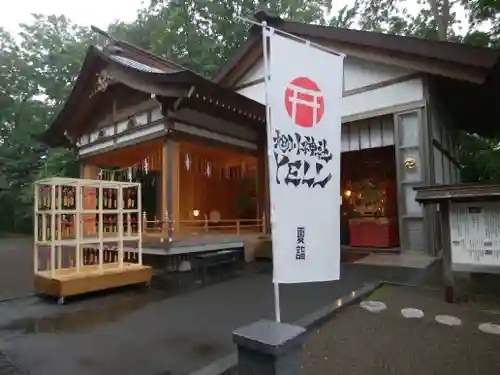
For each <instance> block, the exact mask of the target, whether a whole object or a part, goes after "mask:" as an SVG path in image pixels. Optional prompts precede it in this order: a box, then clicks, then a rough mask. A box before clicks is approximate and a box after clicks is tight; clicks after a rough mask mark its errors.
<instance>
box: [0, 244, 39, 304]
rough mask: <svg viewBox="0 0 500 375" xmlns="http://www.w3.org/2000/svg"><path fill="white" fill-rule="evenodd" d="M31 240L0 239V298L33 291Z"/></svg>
mask: <svg viewBox="0 0 500 375" xmlns="http://www.w3.org/2000/svg"><path fill="white" fill-rule="evenodd" d="M32 259H33V242H32V241H31V239H30V238H8V239H4V238H2V239H0V300H2V299H5V298H10V297H17V296H20V295H26V294H29V293H32V292H33V261H32Z"/></svg>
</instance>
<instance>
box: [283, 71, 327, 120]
mask: <svg viewBox="0 0 500 375" xmlns="http://www.w3.org/2000/svg"><path fill="white" fill-rule="evenodd" d="M285 107H286V111H287V112H288V115H289V116H290V117H291V119H292V120H293V121H294V123H295V125H298V126H302V127H304V128H312V127H313V126H315V125H318V124H319V122H320V121H321V119H322V118H323V114H324V113H325V99H324V97H323V94H322V93H321V90H320V88H319V86H318V85H317V84H316V82H314V81H313V80H311V79H309V78H307V77H298V78H295V79H293V80H292V81H291V82H290V83H289V84H288V85H287V87H286V91H285Z"/></svg>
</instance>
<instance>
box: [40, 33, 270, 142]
mask: <svg viewBox="0 0 500 375" xmlns="http://www.w3.org/2000/svg"><path fill="white" fill-rule="evenodd" d="M130 89H132V90H134V91H136V92H140V93H144V94H147V95H150V96H151V97H154V98H156V100H157V101H158V102H159V103H161V104H162V109H163V112H164V114H168V113H169V112H175V111H177V110H180V109H182V108H189V109H193V110H195V111H198V112H202V113H206V114H209V115H211V116H215V117H216V118H221V119H223V120H226V121H230V122H234V123H238V124H242V125H248V126H252V127H263V126H264V124H265V108H264V106H263V105H262V104H260V103H257V102H255V101H253V100H251V99H248V98H247V97H245V96H243V95H240V94H238V93H236V92H234V91H233V90H231V89H228V88H224V87H222V86H221V85H218V84H217V83H214V82H212V81H210V80H209V79H206V78H204V77H202V76H201V75H199V74H197V73H195V72H193V71H190V70H188V69H186V68H184V67H182V66H180V65H179V64H176V63H174V62H172V61H169V60H166V59H163V58H160V57H158V56H155V55H152V54H150V53H148V52H147V51H144V50H142V49H139V48H137V47H135V46H132V45H130V44H128V43H125V42H117V43H113V44H111V45H109V46H108V47H106V48H105V49H101V48H99V47H96V46H90V47H89V48H88V50H87V54H86V56H85V59H84V62H83V65H82V68H81V70H80V73H79V76H78V78H77V80H76V82H75V84H74V86H73V90H72V92H71V94H70V95H69V97H68V99H67V101H66V103H65V105H64V106H63V108H62V110H61V111H60V112H59V114H58V115H57V117H56V118H55V120H54V121H53V123H52V125H51V126H50V127H49V129H48V130H47V131H46V132H45V133H44V134H43V135H42V140H43V141H44V142H45V143H47V144H48V145H49V146H51V147H60V146H65V147H67V146H73V145H74V144H75V141H76V138H77V137H78V136H80V135H81V134H83V133H85V132H89V131H92V130H93V128H95V127H96V126H97V124H96V122H95V121H91V116H92V114H93V113H96V112H100V111H101V110H102V106H103V105H109V104H110V100H109V97H110V96H117V95H120V93H122V94H123V93H125V94H123V95H127V93H128V92H130ZM111 110H112V108H111V107H110V108H109V111H110V112H111Z"/></svg>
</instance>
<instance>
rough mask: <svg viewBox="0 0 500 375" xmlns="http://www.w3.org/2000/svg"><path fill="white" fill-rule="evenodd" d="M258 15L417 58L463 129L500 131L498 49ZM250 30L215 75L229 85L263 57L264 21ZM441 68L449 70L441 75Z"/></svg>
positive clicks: (291, 28)
mask: <svg viewBox="0 0 500 375" xmlns="http://www.w3.org/2000/svg"><path fill="white" fill-rule="evenodd" d="M254 18H255V20H256V21H258V22H263V21H266V22H267V24H268V25H269V26H271V27H275V28H276V29H278V30H281V31H284V32H286V33H289V34H293V35H297V36H299V37H302V38H305V39H309V40H313V41H316V42H318V43H322V44H325V45H332V46H333V45H338V46H339V47H338V48H340V50H342V48H343V49H345V51H353V50H358V51H363V53H364V54H365V55H366V56H372V55H380V56H384V57H385V58H386V60H387V61H391V64H394V65H397V64H400V66H401V67H407V68H409V65H411V64H409V62H411V63H412V64H417V65H418V66H419V69H413V68H411V69H413V70H417V71H419V72H421V73H422V74H427V75H429V76H432V78H433V79H434V80H435V82H436V83H437V86H439V87H438V91H439V94H440V97H441V99H440V100H439V101H440V105H442V106H444V107H445V108H447V109H450V110H452V111H453V116H452V119H453V121H454V122H455V123H457V124H458V126H459V127H460V128H461V129H464V130H466V131H469V132H472V133H477V134H481V135H485V136H494V135H499V134H500V130H499V128H498V126H497V125H496V124H497V123H498V122H499V121H500V106H498V105H497V104H496V102H497V97H498V93H499V92H500V50H499V49H493V48H487V47H479V46H474V45H470V44H464V43H457V42H449V41H437V40H430V39H423V38H416V37H410V36H401V35H390V34H384V33H378V32H369V31H362V30H354V29H348V28H341V27H332V26H325V25H314V24H306V23H299V22H292V21H288V20H284V19H282V18H280V17H277V16H274V15H271V14H269V13H266V12H265V11H260V12H257V13H256V14H255V15H254ZM250 34H251V35H250V37H249V38H248V40H247V41H246V42H245V43H243V45H242V46H241V48H240V49H239V50H238V51H236V53H235V54H234V55H233V57H232V58H230V59H229V61H228V63H227V64H226V65H225V66H224V67H222V69H221V70H220V71H219V72H218V73H217V74H216V75H215V77H214V81H215V82H217V83H220V84H221V85H223V86H226V87H231V86H234V85H235V83H236V82H237V81H238V80H239V79H240V78H241V77H242V76H244V74H246V73H247V72H248V71H249V69H251V67H252V66H253V64H255V63H256V61H257V60H258V59H261V56H262V42H261V41H262V35H261V30H260V26H258V25H255V26H253V27H252V28H251V30H250ZM332 48H334V47H332ZM346 53H347V54H348V55H349V53H348V52H346ZM404 64H406V65H408V66H403V65H404ZM437 67H439V69H438V68H437ZM442 72H446V73H447V75H446V74H445V75H440V74H442ZM451 73H453V74H451ZM457 77H463V79H460V78H457ZM465 77H467V79H465Z"/></svg>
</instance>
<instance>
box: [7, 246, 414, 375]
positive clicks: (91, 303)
mask: <svg viewBox="0 0 500 375" xmlns="http://www.w3.org/2000/svg"><path fill="white" fill-rule="evenodd" d="M31 250H32V249H31V241H30V240H29V239H28V240H26V239H8V240H2V241H1V242H0V300H1V299H3V298H6V297H12V296H20V295H26V294H28V293H31V292H32V271H31V267H32V266H31V264H32V263H31V258H32V257H31ZM264 268H265V270H264V271H262V270H260V271H259V272H251V273H246V274H243V275H240V276H239V277H237V278H235V279H232V280H228V281H226V282H222V283H219V284H216V285H212V286H207V287H204V286H200V285H197V286H196V287H195V288H192V287H190V286H189V285H183V284H180V285H177V284H174V283H172V282H171V281H168V282H167V283H163V284H157V288H155V289H152V290H147V291H144V290H137V289H126V290H124V291H120V292H118V293H112V294H104V295H98V296H92V297H90V298H85V299H81V300H77V301H74V303H70V304H68V305H65V306H57V305H54V304H53V303H52V302H47V301H44V300H41V299H39V298H38V297H31V298H20V299H15V300H11V301H9V302H0V354H1V356H0V357H3V358H5V356H7V357H8V358H10V359H11V360H12V362H14V363H15V364H16V365H17V366H18V367H19V368H21V369H22V370H24V371H26V372H28V373H30V374H32V375H49V374H50V375H58V374H61V375H67V374H71V375H87V374H88V375H90V374H92V375H99V374H106V375H107V374H115V373H116V374H120V375H127V374H131V375H132V374H133V375H136V374H142V375H167V374H169V375H180V374H187V373H189V372H191V371H194V370H197V369H199V368H201V367H203V366H205V365H207V364H209V363H211V362H212V361H214V360H216V359H218V358H220V357H221V356H224V355H226V354H228V353H230V352H232V351H233V350H234V346H233V343H232V336H231V333H232V331H233V330H234V329H235V328H237V327H239V326H242V325H245V324H248V323H251V322H253V321H255V320H258V319H261V318H272V317H273V312H274V307H273V301H274V298H273V287H272V283H271V273H270V271H269V267H267V269H266V267H264ZM419 274H420V270H417V269H408V268H406V269H403V268H397V267H373V266H367V265H344V266H343V268H342V275H341V280H340V281H337V282H329V283H314V284H299V285H282V286H281V288H280V291H281V293H280V294H281V311H282V320H283V321H288V322H291V321H295V320H297V319H298V318H300V317H302V316H304V315H307V314H309V313H311V312H313V311H314V310H316V309H318V308H320V307H322V306H324V305H326V304H329V303H331V302H332V300H334V299H335V298H336V297H339V296H341V295H344V294H347V293H349V292H350V291H351V290H353V289H357V288H359V287H360V286H361V285H362V284H363V283H365V282H371V281H374V280H380V279H384V280H393V281H403V282H411V281H412V280H414V279H415V278H417V277H418V275H419ZM188 284H189V283H188ZM4 362H5V361H4ZM0 365H1V363H0ZM2 375H8V374H3V373H2Z"/></svg>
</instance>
